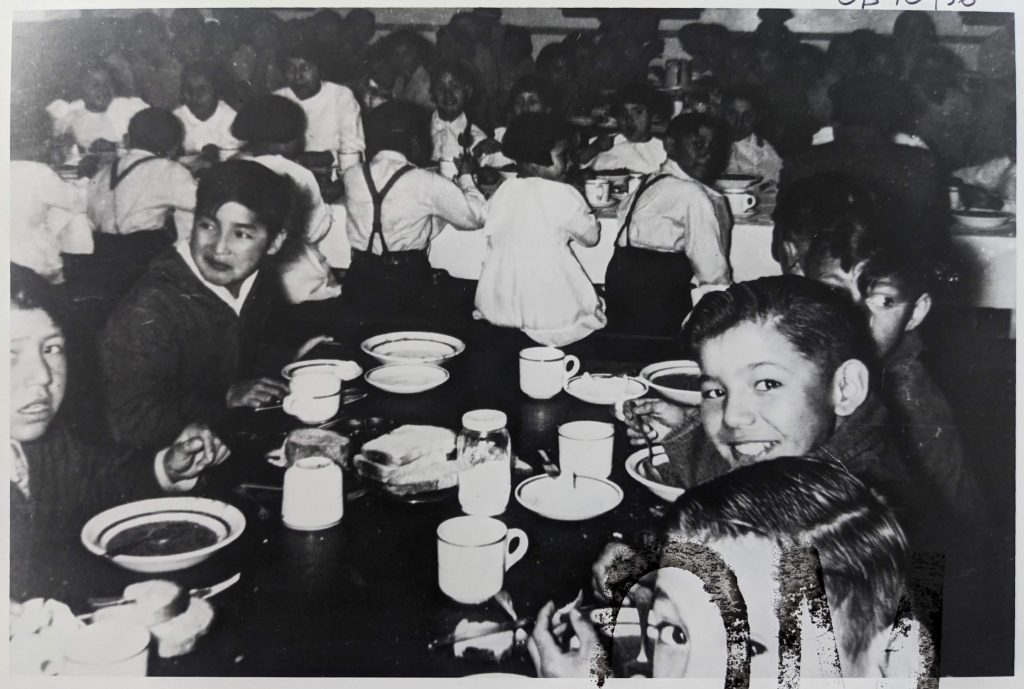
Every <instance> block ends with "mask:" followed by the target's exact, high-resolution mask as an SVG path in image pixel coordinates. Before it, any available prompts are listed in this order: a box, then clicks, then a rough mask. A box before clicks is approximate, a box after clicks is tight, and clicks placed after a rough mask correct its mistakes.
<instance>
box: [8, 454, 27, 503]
mask: <svg viewBox="0 0 1024 689" xmlns="http://www.w3.org/2000/svg"><path fill="white" fill-rule="evenodd" d="M11 483H13V484H14V485H15V486H16V487H17V488H18V490H20V491H21V494H22V495H24V496H25V497H26V498H30V497H31V493H30V492H29V487H28V460H26V459H25V453H24V452H22V451H21V444H20V443H11Z"/></svg>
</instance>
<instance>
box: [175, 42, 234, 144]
mask: <svg viewBox="0 0 1024 689" xmlns="http://www.w3.org/2000/svg"><path fill="white" fill-rule="evenodd" d="M219 92H220V83H219V79H218V74H217V67H216V66H215V65H213V63H210V62H192V63H189V64H188V65H186V66H185V69H184V70H183V71H182V74H181V100H182V105H179V106H178V107H177V108H175V109H174V114H175V115H177V117H178V119H179V120H181V123H182V124H183V125H184V126H185V141H184V144H183V147H184V152H185V154H186V155H194V154H197V153H202V154H203V156H204V157H205V158H208V159H209V160H210V162H215V161H217V160H219V159H220V156H221V151H229V152H234V151H236V150H238V148H240V147H241V143H240V142H239V141H238V139H236V138H235V137H233V136H231V124H232V123H233V122H234V121H235V115H236V114H237V113H236V112H235V109H234V108H232V107H231V106H230V105H228V104H227V103H225V102H224V101H223V100H221V99H220V93H219Z"/></svg>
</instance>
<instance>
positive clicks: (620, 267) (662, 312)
mask: <svg viewBox="0 0 1024 689" xmlns="http://www.w3.org/2000/svg"><path fill="white" fill-rule="evenodd" d="M692 279H693V269H692V268H691V267H690V262H689V260H687V258H686V256H685V255H684V254H677V253H662V252H659V251H648V250H647V249H637V248H633V247H623V246H617V247H615V253H614V254H613V255H612V259H611V261H609V263H608V270H607V271H606V272H605V284H604V289H605V293H604V294H605V307H606V313H607V314H608V327H607V330H610V331H614V332H619V333H628V334H631V335H658V336H674V335H677V334H678V333H679V327H680V325H681V324H682V322H683V319H684V318H685V317H686V314H688V313H689V312H690V309H691V308H693V300H692V298H691V297H690V281H691V280H692Z"/></svg>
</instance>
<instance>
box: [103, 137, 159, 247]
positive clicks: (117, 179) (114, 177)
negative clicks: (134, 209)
mask: <svg viewBox="0 0 1024 689" xmlns="http://www.w3.org/2000/svg"><path fill="white" fill-rule="evenodd" d="M159 159H160V156H146V157H145V158H139V159H138V160H136V161H135V162H134V163H132V164H131V165H129V166H128V167H127V168H125V170H124V172H122V173H121V174H117V164H118V163H120V162H121V159H120V158H115V159H114V162H113V163H111V164H110V191H111V194H112V198H111V204H112V205H113V207H114V229H115V230H118V232H120V229H119V225H120V223H119V222H118V221H117V193H116V192H115V190H116V189H117V185H119V184H120V183H121V182H123V181H124V178H125V177H127V176H128V175H130V174H131V172H132V170H134V169H135V168H137V167H138V166H140V165H142V164H143V163H148V162H149V161H151V160H159ZM169 217H170V218H171V224H172V226H173V222H174V221H173V218H174V215H173V214H171V215H170V216H169ZM164 226H165V227H166V226H167V223H166V222H165V223H164ZM172 234H173V233H172Z"/></svg>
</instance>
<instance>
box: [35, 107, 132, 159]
mask: <svg viewBox="0 0 1024 689" xmlns="http://www.w3.org/2000/svg"><path fill="white" fill-rule="evenodd" d="M148 107H149V105H148V104H147V103H146V101H144V100H142V99H141V98H134V97H133V98H121V97H118V98H114V99H113V100H112V101H110V105H108V106H107V109H106V110H104V111H103V112H91V111H89V110H87V109H86V107H85V101H83V100H76V101H72V102H70V103H68V102H67V101H64V100H60V99H58V100H55V101H53V102H52V103H50V104H49V105H48V106H46V112H48V113H49V114H50V117H52V118H53V133H54V134H55V135H56V136H63V135H64V134H68V133H70V134H71V135H72V136H73V137H74V140H75V143H76V144H78V146H79V147H80V148H82V149H83V150H88V149H89V147H90V146H91V145H92V143H93V142H94V141H96V140H97V139H106V140H107V141H110V142H111V143H115V144H121V143H123V141H124V138H125V135H126V134H127V133H128V123H129V122H130V121H131V119H132V117H134V116H135V113H137V112H139V111H140V110H145V109H146V108H148Z"/></svg>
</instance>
